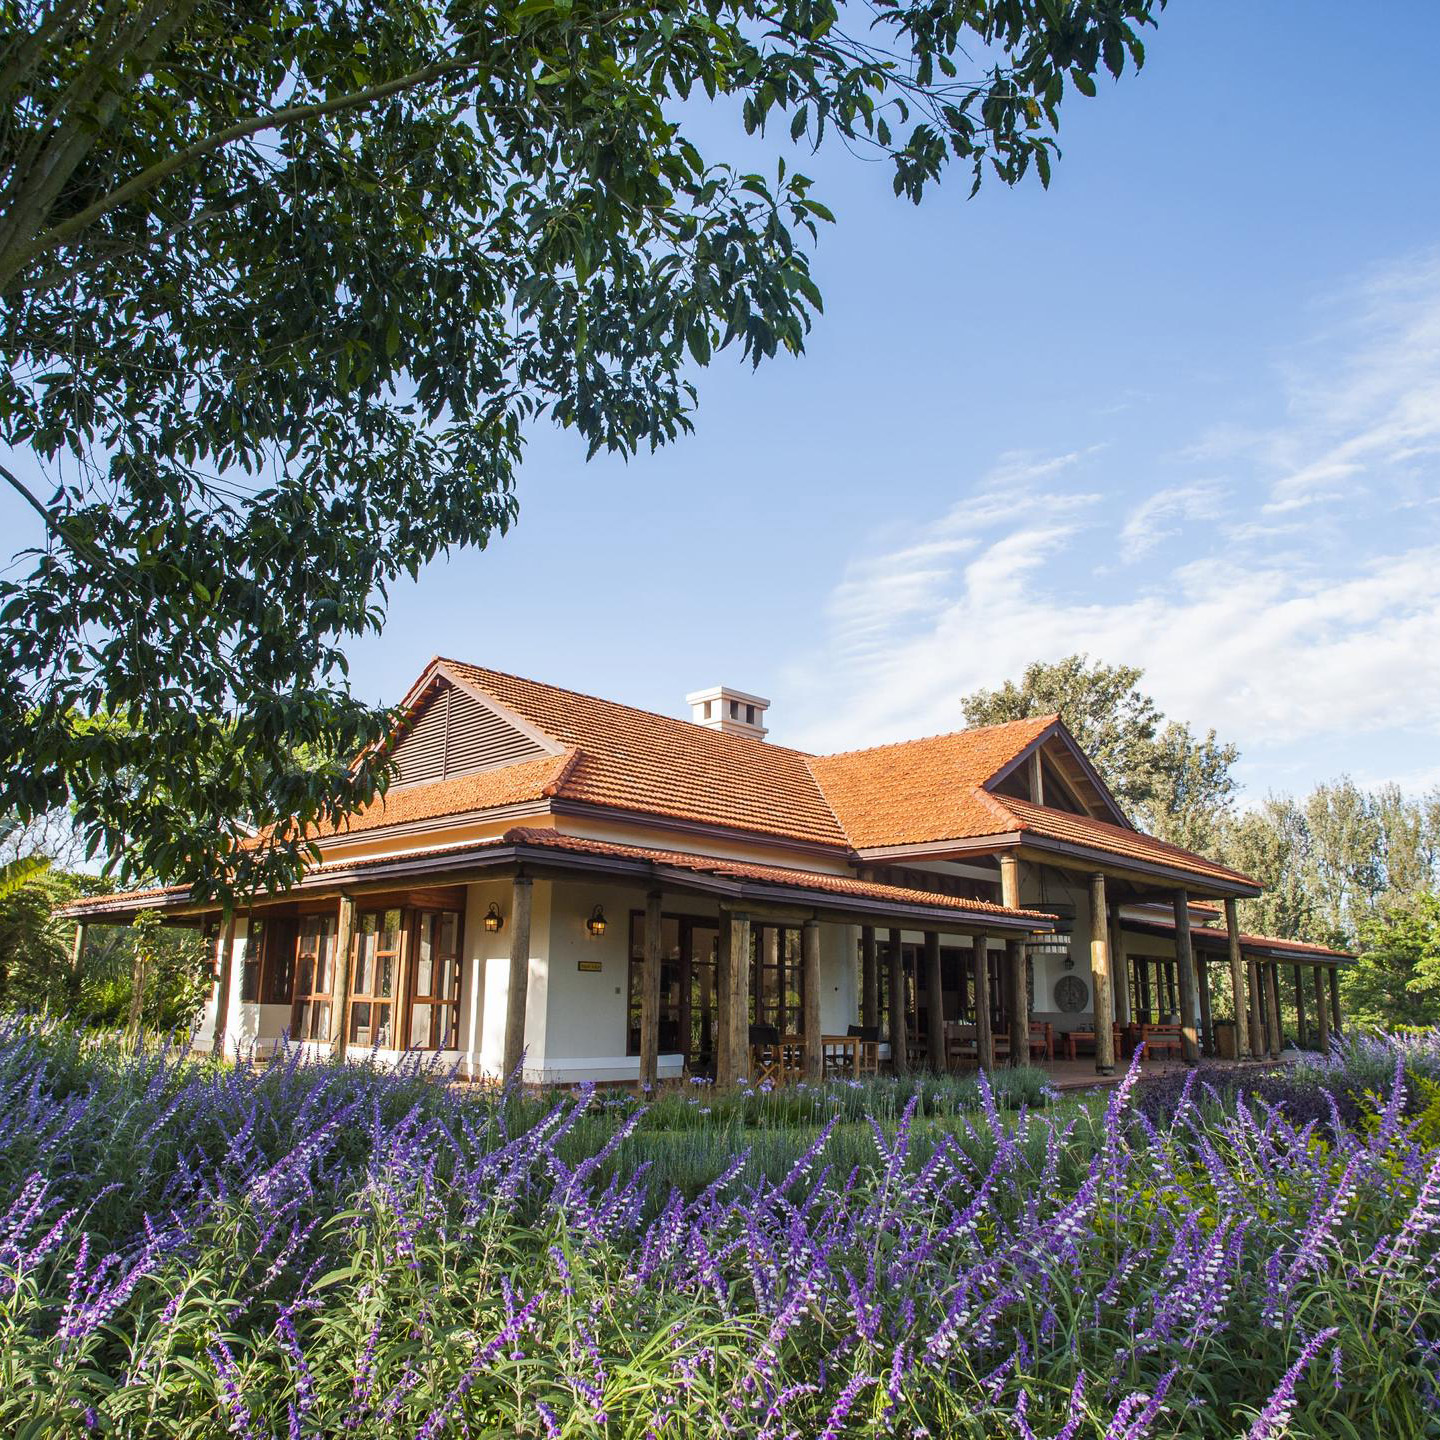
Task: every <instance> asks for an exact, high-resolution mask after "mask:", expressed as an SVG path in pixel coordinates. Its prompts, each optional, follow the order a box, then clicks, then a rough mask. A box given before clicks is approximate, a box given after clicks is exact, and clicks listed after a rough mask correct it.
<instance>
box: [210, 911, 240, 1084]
mask: <svg viewBox="0 0 1440 1440" xmlns="http://www.w3.org/2000/svg"><path fill="white" fill-rule="evenodd" d="M234 974H235V914H234V912H233V911H232V912H231V913H230V915H229V917H228V918H227V919H226V922H225V936H224V939H223V940H221V942H220V974H219V977H218V978H217V980H216V982H215V983H216V985H217V986H218V987H219V988H218V989H217V990H216V992H215V1032H214V1036H213V1038H212V1039H211V1041H210V1053H211V1054H212V1055H219V1056H220V1057H221V1058H222V1059H223V1058H224V1055H225V1050H226V1043H225V1036H226V1032H227V1031H228V1030H229V1029H230V985H231V982H232V980H233V977H234Z"/></svg>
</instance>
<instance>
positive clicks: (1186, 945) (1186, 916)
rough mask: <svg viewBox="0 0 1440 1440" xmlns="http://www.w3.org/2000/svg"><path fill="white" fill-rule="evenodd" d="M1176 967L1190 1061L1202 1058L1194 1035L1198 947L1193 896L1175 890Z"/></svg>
mask: <svg viewBox="0 0 1440 1440" xmlns="http://www.w3.org/2000/svg"><path fill="white" fill-rule="evenodd" d="M1175 968H1176V970H1177V971H1178V972H1179V978H1180V1054H1181V1055H1182V1056H1183V1058H1184V1059H1185V1061H1186V1063H1187V1064H1190V1065H1193V1064H1194V1063H1195V1062H1196V1061H1197V1060H1198V1059H1199V1058H1200V1046H1199V1043H1198V1042H1197V1040H1196V1036H1195V947H1194V945H1193V944H1192V943H1191V940H1190V897H1189V895H1187V894H1186V893H1185V891H1183V890H1177V891H1176V892H1175Z"/></svg>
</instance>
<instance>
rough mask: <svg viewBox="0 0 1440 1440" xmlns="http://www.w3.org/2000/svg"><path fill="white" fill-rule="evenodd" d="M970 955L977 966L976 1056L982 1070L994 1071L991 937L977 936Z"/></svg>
mask: <svg viewBox="0 0 1440 1440" xmlns="http://www.w3.org/2000/svg"><path fill="white" fill-rule="evenodd" d="M970 954H971V957H972V963H973V964H974V966H975V1055H976V1058H977V1061H978V1063H979V1065H980V1068H981V1069H982V1070H993V1069H994V1068H995V1034H994V1027H993V1026H992V1025H991V1023H990V937H989V936H988V935H977V936H976V937H975V940H974V943H973V948H972V949H971V951H970Z"/></svg>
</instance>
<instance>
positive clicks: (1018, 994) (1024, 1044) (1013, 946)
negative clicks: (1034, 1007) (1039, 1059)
mask: <svg viewBox="0 0 1440 1440" xmlns="http://www.w3.org/2000/svg"><path fill="white" fill-rule="evenodd" d="M1005 963H1006V965H1008V966H1009V967H1010V1003H1011V1009H1010V1063H1011V1064H1012V1065H1028V1064H1029V1063H1030V980H1029V977H1028V976H1027V975H1026V973H1025V942H1024V941H1023V940H1007V941H1006V942H1005Z"/></svg>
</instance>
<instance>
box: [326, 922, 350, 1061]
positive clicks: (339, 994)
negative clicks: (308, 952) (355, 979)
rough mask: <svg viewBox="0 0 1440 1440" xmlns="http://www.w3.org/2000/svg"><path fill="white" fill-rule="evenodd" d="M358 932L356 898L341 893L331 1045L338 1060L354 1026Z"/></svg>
mask: <svg viewBox="0 0 1440 1440" xmlns="http://www.w3.org/2000/svg"><path fill="white" fill-rule="evenodd" d="M354 936H355V901H354V900H353V899H351V897H350V896H349V895H342V896H341V897H340V919H339V921H338V923H337V924H336V926H335V980H334V985H335V989H334V990H333V991H332V992H331V996H330V1026H331V1030H332V1031H333V1033H332V1034H331V1036H330V1048H331V1049H332V1050H333V1051H334V1053H335V1058H336V1059H337V1060H340V1059H343V1058H344V1056H345V1043H346V1036H347V1035H348V1034H349V1030H350V1013H349V1012H350V950H351V946H352V944H353V941H354Z"/></svg>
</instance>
